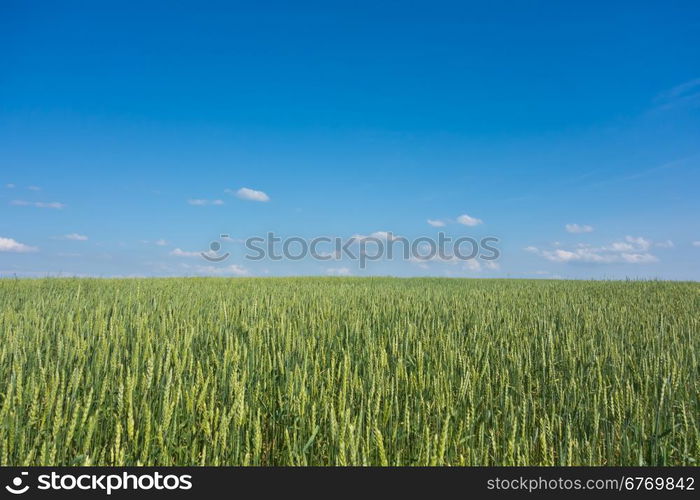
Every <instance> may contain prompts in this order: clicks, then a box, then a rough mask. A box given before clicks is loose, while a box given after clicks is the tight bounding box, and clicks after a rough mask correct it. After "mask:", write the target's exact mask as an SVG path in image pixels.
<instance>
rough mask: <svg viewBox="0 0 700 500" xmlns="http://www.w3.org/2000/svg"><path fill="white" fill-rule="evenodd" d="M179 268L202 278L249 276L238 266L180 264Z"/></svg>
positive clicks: (246, 271)
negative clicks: (202, 276)
mask: <svg viewBox="0 0 700 500" xmlns="http://www.w3.org/2000/svg"><path fill="white" fill-rule="evenodd" d="M181 268H182V269H187V270H188V271H191V272H193V273H195V274H200V275H204V276H247V275H248V274H250V272H249V271H248V270H247V269H246V268H245V267H243V266H241V265H239V264H229V265H227V266H213V265H206V264H201V265H190V264H182V265H181Z"/></svg>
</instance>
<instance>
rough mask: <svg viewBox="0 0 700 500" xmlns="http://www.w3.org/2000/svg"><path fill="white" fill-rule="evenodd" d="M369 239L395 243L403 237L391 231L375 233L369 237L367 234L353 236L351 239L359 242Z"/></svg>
mask: <svg viewBox="0 0 700 500" xmlns="http://www.w3.org/2000/svg"><path fill="white" fill-rule="evenodd" d="M368 238H375V239H377V240H383V241H394V240H397V239H399V238H401V236H398V235H396V234H394V233H392V232H391V231H375V232H373V233H372V234H370V235H369V236H368V235H365V234H353V235H352V236H351V237H350V239H351V240H355V241H357V242H359V241H364V240H366V239H368Z"/></svg>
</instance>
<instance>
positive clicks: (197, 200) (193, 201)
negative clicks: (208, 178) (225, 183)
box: [187, 198, 224, 207]
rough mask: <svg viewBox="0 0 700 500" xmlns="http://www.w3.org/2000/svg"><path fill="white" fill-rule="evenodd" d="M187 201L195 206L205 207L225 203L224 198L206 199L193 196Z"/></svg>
mask: <svg viewBox="0 0 700 500" xmlns="http://www.w3.org/2000/svg"><path fill="white" fill-rule="evenodd" d="M187 203H188V204H190V205H193V206H195V207H203V206H206V205H223V204H224V201H223V200H205V199H201V198H191V199H189V200H187Z"/></svg>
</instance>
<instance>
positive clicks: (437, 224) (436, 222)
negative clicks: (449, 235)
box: [428, 219, 445, 227]
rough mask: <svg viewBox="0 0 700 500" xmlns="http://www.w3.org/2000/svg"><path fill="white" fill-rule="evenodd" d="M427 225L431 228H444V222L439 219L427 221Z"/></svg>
mask: <svg viewBox="0 0 700 500" xmlns="http://www.w3.org/2000/svg"><path fill="white" fill-rule="evenodd" d="M428 224H430V225H431V226H433V227H445V221H442V220H439V219H428Z"/></svg>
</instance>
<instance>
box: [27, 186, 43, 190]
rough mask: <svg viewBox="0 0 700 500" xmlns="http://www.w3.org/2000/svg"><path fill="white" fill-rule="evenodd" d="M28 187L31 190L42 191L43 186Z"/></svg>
mask: <svg viewBox="0 0 700 500" xmlns="http://www.w3.org/2000/svg"><path fill="white" fill-rule="evenodd" d="M27 189H29V190H30V191H41V188H40V187H39V186H29V187H28V188H27Z"/></svg>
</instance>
